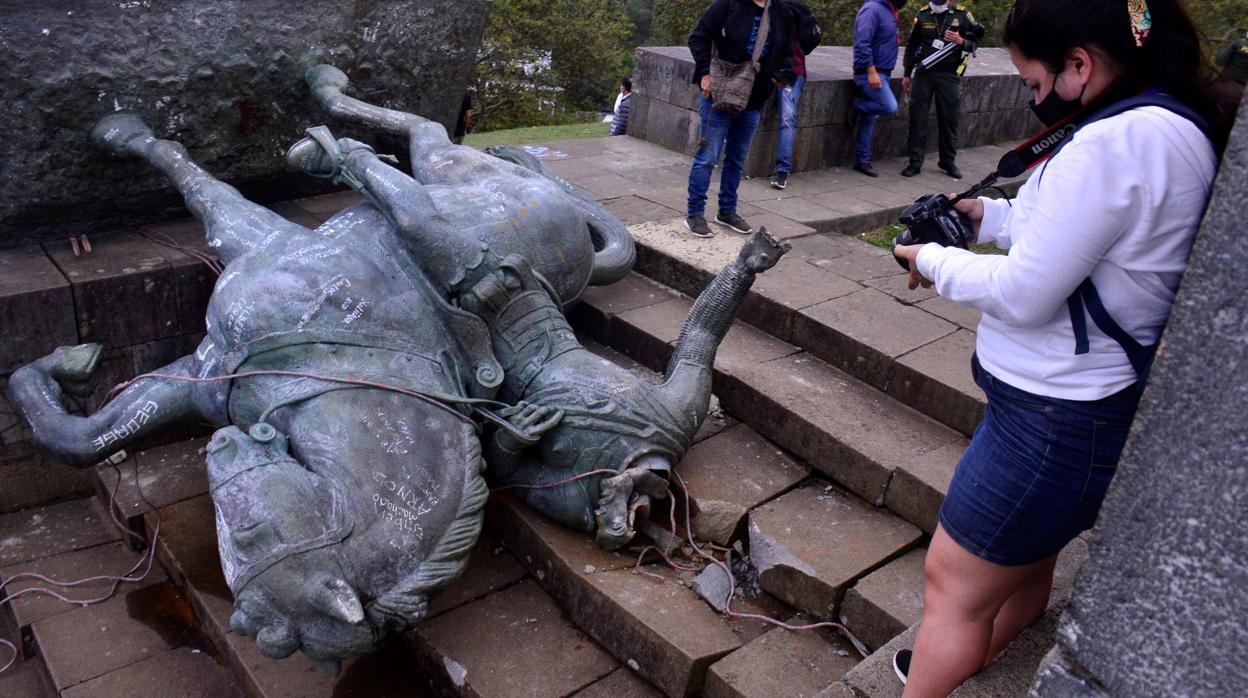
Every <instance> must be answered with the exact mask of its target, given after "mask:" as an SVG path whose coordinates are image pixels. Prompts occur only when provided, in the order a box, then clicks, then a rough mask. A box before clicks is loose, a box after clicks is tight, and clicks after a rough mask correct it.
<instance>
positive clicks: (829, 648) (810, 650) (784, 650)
mask: <svg viewBox="0 0 1248 698" xmlns="http://www.w3.org/2000/svg"><path fill="white" fill-rule="evenodd" d="M813 622H814V619H812V618H810V617H807V616H802V615H799V616H798V617H796V618H793V619H792V620H791V621H790V624H792V625H805V624H808V623H813ZM859 661H861V657H860V656H859V655H858V653H857V651H855V650H854V647H853V645H851V644H850V643H849V641H847V640H845V639H844V638H842V637H840V636H838V635H835V634H832V633H829V632H828V631H826V630H803V631H791V630H786V629H784V628H775V629H773V630H770V631H768V632H767V633H765V634H763V635H762V636H760V637H758V638H756V639H754V640H753V641H751V642H750V643H749V644H747V645H745V646H744V647H742V648H741V649H739V650H737V651H735V652H733V653H732V654H730V655H728V656H727V657H724V658H723V659H721V660H719V661H718V662H716V663H715V664H714V665H712V666H711V670H710V672H709V673H708V674H707V679H706V691H705V693H704V694H703V695H705V696H706V698H771V697H772V696H791V697H792V698H812V697H813V696H815V695H817V694H818V693H819V692H820V691H822V690H823V689H824V688H826V687H827V686H828V685H829V684H831V683H833V682H835V681H839V680H840V679H841V677H842V676H844V675H845V672H847V671H849V670H850V669H852V668H853V667H854V666H855V665H856V664H857V663H858V662H859Z"/></svg>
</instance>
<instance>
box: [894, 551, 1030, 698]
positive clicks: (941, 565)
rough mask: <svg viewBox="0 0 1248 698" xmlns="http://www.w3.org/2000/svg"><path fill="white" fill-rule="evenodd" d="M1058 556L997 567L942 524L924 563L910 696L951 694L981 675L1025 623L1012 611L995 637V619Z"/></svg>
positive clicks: (907, 691) (908, 679)
mask: <svg viewBox="0 0 1248 698" xmlns="http://www.w3.org/2000/svg"><path fill="white" fill-rule="evenodd" d="M1052 565H1053V562H1052V560H1043V561H1041V562H1037V563H1034V564H1031V565H1021V566H1018V567H1005V566H1003V565H996V564H993V563H991V562H988V561H987V560H984V559H982V558H980V557H977V556H975V555H972V554H971V553H969V552H967V551H965V550H963V549H962V547H961V546H959V545H958V544H957V543H955V542H954V540H953V539H952V538H950V537H949V534H947V533H945V529H944V528H943V527H941V526H937V527H936V533H935V534H934V535H933V536H932V544H931V546H930V547H929V548H928V550H927V561H926V563H925V565H924V573H925V587H924V591H923V621H922V625H921V626H920V627H919V636H918V639H917V640H916V641H915V645H914V657H913V658H912V659H911V661H910V672H909V675H908V676H907V683H906V690H905V693H904V694H903V695H904V696H905V698H923V697H926V696H932V697H935V696H939V697H941V698H943V697H944V696H947V695H949V693H951V692H952V691H953V690H954V689H955V688H957V687H958V686H960V685H962V683H963V682H964V681H966V680H967V679H968V678H970V677H971V676H973V675H975V674H976V673H977V672H978V671H979V670H980V669H982V668H983V667H984V664H985V663H986V662H987V661H988V658H989V657H990V656H992V655H991V651H992V648H993V647H994V646H995V645H996V644H997V642H998V641H999V642H1000V646H1001V647H1004V646H1005V645H1007V644H1009V641H1010V640H1013V639H1014V638H1013V637H1011V636H1008V633H1007V631H1011V630H1012V632H1013V633H1014V634H1015V635H1017V633H1018V631H1020V630H1022V628H1023V626H1017V627H1015V626H1016V621H1017V620H1018V618H1016V617H1014V616H1016V615H1017V614H1012V620H1011V621H1010V623H1009V627H1006V626H1004V625H1003V627H1002V632H1001V633H1000V636H999V638H997V637H994V635H995V634H996V633H994V622H995V620H996V618H997V616H998V614H999V613H1000V612H1001V610H1002V608H1004V606H1005V604H1006V602H1007V601H1008V600H1009V599H1010V598H1011V596H1013V594H1014V593H1015V592H1016V591H1017V590H1018V589H1022V588H1028V587H1030V586H1032V585H1033V584H1034V578H1035V577H1036V576H1037V575H1040V574H1043V573H1044V571H1045V570H1046V569H1047V570H1049V572H1050V574H1051V570H1052Z"/></svg>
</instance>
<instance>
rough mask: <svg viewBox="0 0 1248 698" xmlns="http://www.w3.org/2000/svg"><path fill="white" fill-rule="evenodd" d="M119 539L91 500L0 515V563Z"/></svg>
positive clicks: (58, 552) (78, 548) (29, 558)
mask: <svg viewBox="0 0 1248 698" xmlns="http://www.w3.org/2000/svg"><path fill="white" fill-rule="evenodd" d="M120 538H121V533H120V532H119V531H118V530H117V529H116V528H115V527H114V526H113V524H112V523H110V522H109V521H108V515H107V514H106V513H104V512H103V511H102V510H101V508H100V507H99V505H98V504H97V503H96V501H95V500H94V499H76V500H73V501H69V502H61V503H60V504H49V505H47V506H42V507H39V508H37V509H25V510H23V511H17V512H13V513H11V514H4V515H2V516H0V566H3V567H11V566H13V565H16V564H18V563H25V562H29V561H31V560H38V559H41V558H46V557H53V556H55V555H60V554H61V553H67V552H70V551H72V550H81V549H83V548H90V547H92V546H96V545H100V544H101V543H108V542H111V541H115V540H118V539H120Z"/></svg>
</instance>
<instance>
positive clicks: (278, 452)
mask: <svg viewBox="0 0 1248 698" xmlns="http://www.w3.org/2000/svg"><path fill="white" fill-rule="evenodd" d="M207 460H208V478H209V485H210V487H211V492H212V499H213V504H214V506H215V509H216V522H217V546H218V550H219V552H220V555H221V567H222V570H223V571H224V573H225V578H226V583H227V584H229V587H230V590H231V591H233V592H234V600H235V604H234V605H235V612H234V615H233V616H232V617H231V619H230V625H231V629H232V630H234V631H235V632H238V633H240V634H245V635H252V636H255V638H256V642H257V644H258V645H259V647H260V651H261V652H262V653H263V654H264V655H265V656H269V657H274V658H280V657H286V656H289V655H290V654H292V653H294V652H295V651H296V650H303V652H304V653H305V654H307V655H309V656H310V657H312V658H313V659H317V660H321V661H325V662H330V663H331V664H332V663H335V662H337V661H338V660H341V659H344V658H346V657H350V656H354V655H358V654H362V653H364V652H366V651H368V650H369V649H371V648H372V647H373V645H374V644H375V642H376V639H377V632H376V630H375V628H373V627H372V625H371V624H370V623H369V621H368V619H367V617H366V614H365V612H364V609H363V605H362V603H361V600H360V598H359V596H358V594H357V592H356V590H355V589H354V588H352V586H351V585H350V584H349V583H348V582H347V581H346V575H345V574H344V573H343V570H341V569H340V567H339V563H338V562H337V559H338V558H337V557H336V556H335V555H332V554H329V553H330V549H331V546H334V545H336V544H338V543H341V542H342V541H343V540H344V539H346V538H347V536H349V535H350V534H351V531H352V526H353V521H352V518H351V515H350V511H349V509H348V507H347V503H346V501H345V499H344V497H343V495H342V494H341V493H340V492H339V491H338V489H337V487H336V486H335V485H334V483H333V482H331V481H330V480H328V479H326V478H324V477H321V476H319V475H317V474H315V473H313V472H311V471H309V470H307V469H306V468H304V467H303V466H302V465H300V464H299V463H298V462H297V461H295V460H294V459H293V458H292V457H291V456H290V454H289V452H288V443H287V440H286V437H285V436H283V435H282V434H280V433H278V431H277V430H276V429H274V428H273V427H272V426H270V425H269V424H266V423H260V424H256V425H255V426H253V427H252V428H251V429H250V432H249V433H247V434H244V433H243V432H242V431H241V430H240V429H238V428H237V427H226V428H224V429H221V430H219V431H217V433H216V434H215V435H214V436H213V438H212V440H211V441H210V442H209V444H208V458H207Z"/></svg>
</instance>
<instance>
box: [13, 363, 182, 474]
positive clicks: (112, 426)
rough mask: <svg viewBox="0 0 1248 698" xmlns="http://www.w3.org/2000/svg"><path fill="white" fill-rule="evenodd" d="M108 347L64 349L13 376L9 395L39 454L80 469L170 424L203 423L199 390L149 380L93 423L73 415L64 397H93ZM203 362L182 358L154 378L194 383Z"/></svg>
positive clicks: (98, 414) (118, 399) (108, 407)
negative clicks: (197, 398) (96, 376)
mask: <svg viewBox="0 0 1248 698" xmlns="http://www.w3.org/2000/svg"><path fill="white" fill-rule="evenodd" d="M102 351H103V347H101V346H100V345H98V344H81V345H78V346H73V347H61V348H59V349H57V350H56V351H54V352H52V353H51V354H49V355H47V356H45V357H43V358H42V359H38V360H37V361H34V362H32V363H30V364H27V365H26V366H23V367H22V368H19V369H18V370H17V371H15V372H14V373H13V376H12V377H11V378H10V379H9V392H10V395H11V397H12V398H13V402H14V403H15V404H16V405H17V406H18V409H20V410H21V412H22V415H23V416H24V417H25V418H26V421H27V422H29V423H30V426H31V429H32V430H33V432H34V438H35V443H36V444H37V445H38V447H39V448H40V450H42V451H43V452H44V453H46V454H48V455H49V456H51V457H53V458H55V459H56V460H59V461H62V462H64V463H66V464H69V465H72V466H75V467H87V466H90V465H94V464H95V463H98V462H100V461H101V460H104V459H105V458H108V457H109V456H111V455H113V454H114V453H117V452H118V451H120V450H122V449H123V448H125V447H126V445H127V444H129V443H131V442H133V441H135V440H136V439H138V438H140V437H143V436H146V435H148V434H151V433H152V432H154V431H156V430H157V429H159V428H161V427H163V426H166V425H168V424H172V423H176V422H181V421H186V420H190V419H194V418H196V417H199V416H200V415H199V412H198V410H197V409H196V406H195V400H194V391H195V389H196V388H195V384H193V383H191V382H183V381H175V380H172V379H165V380H161V379H156V378H148V379H143V380H139V381H137V382H135V383H134V384H133V385H130V386H129V387H127V388H126V389H125V390H123V391H122V392H121V393H120V394H119V395H118V396H117V397H116V398H115V399H113V400H112V401H111V402H109V403H108V404H107V405H105V406H104V407H102V408H100V410H99V411H97V412H96V413H95V414H93V415H91V416H89V417H79V416H77V415H72V414H69V412H68V411H67V410H66V409H65V405H64V402H63V396H64V394H65V393H69V394H71V395H75V394H76V395H86V394H89V393H90V392H91V387H92V386H91V378H92V376H93V374H94V373H95V369H96V367H97V366H98V365H99V360H100V354H101V353H102ZM197 367H198V362H197V360H196V358H195V356H194V355H190V356H186V357H183V358H181V359H179V360H177V361H175V362H174V363H172V364H169V365H168V366H165V367H164V368H160V369H157V370H156V371H154V372H153V373H155V374H160V375H165V376H172V377H175V378H176V377H191V376H193V375H195V374H194V371H195V369H196V368H197Z"/></svg>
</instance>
